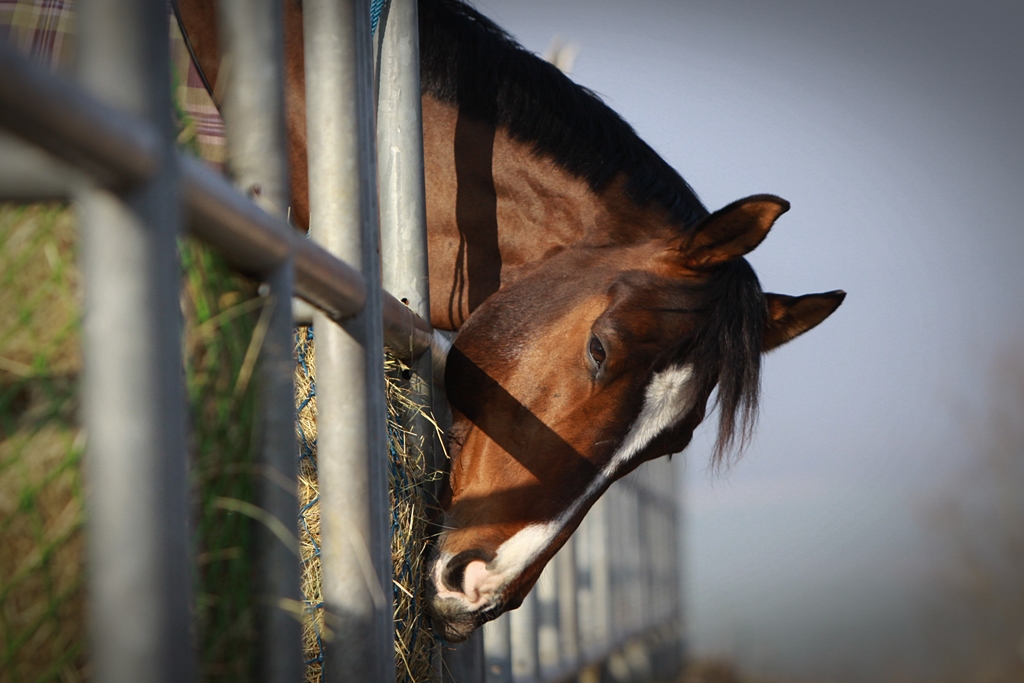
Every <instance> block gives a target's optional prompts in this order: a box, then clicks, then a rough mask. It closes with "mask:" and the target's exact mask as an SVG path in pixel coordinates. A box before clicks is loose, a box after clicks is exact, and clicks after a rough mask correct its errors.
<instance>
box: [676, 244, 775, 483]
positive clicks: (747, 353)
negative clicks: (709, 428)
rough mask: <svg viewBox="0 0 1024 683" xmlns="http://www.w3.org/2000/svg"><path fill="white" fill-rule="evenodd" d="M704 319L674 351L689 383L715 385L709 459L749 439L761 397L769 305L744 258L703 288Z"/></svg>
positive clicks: (717, 458)
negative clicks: (689, 371) (688, 371)
mask: <svg viewBox="0 0 1024 683" xmlns="http://www.w3.org/2000/svg"><path fill="white" fill-rule="evenodd" d="M703 289H704V292H703V296H704V300H705V301H706V302H707V308H706V311H707V317H706V319H705V320H704V322H703V323H702V324H701V326H700V327H699V328H698V329H697V330H696V331H695V333H694V335H693V336H692V337H691V338H690V339H689V340H688V341H686V342H685V343H683V344H681V345H680V347H679V348H678V349H677V350H676V353H677V354H685V356H686V359H687V362H689V363H692V364H693V372H694V381H695V382H696V383H697V384H696V386H698V387H705V388H706V390H707V391H710V390H711V388H712V387H714V386H716V384H717V387H718V395H717V399H716V404H717V407H718V439H717V442H716V444H715V451H714V455H713V457H712V461H713V462H714V463H715V464H716V465H719V464H721V463H722V462H723V461H724V459H725V454H726V453H727V452H728V451H729V450H730V449H731V448H732V446H734V445H736V440H737V438H738V439H739V446H740V449H742V447H743V445H745V443H746V442H747V440H748V439H749V437H750V435H751V433H752V432H753V429H754V425H755V423H756V421H757V408H758V400H759V398H760V395H761V352H762V351H761V349H762V344H763V339H764V325H765V320H766V319H767V316H768V304H767V300H766V298H765V295H764V292H763V291H762V289H761V283H760V281H759V280H758V279H757V275H756V274H755V273H754V269H753V268H751V266H750V264H749V263H748V262H747V260H746V259H743V258H738V259H733V260H732V261H729V262H727V263H725V264H724V265H722V266H719V267H718V268H717V269H716V271H715V272H714V273H713V274H712V275H711V277H710V279H709V280H708V281H707V283H706V285H704V288H703Z"/></svg>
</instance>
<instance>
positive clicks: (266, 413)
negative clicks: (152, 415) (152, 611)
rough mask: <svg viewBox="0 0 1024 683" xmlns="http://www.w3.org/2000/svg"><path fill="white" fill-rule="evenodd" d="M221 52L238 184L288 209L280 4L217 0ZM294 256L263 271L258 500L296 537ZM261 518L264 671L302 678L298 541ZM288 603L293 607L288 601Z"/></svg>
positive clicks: (268, 206)
mask: <svg viewBox="0 0 1024 683" xmlns="http://www.w3.org/2000/svg"><path fill="white" fill-rule="evenodd" d="M217 9H218V22H217V25H218V27H219V30H220V35H219V38H220V45H221V54H222V55H223V56H224V58H225V59H226V60H228V63H230V64H231V68H230V69H225V70H224V71H225V72H226V73H225V74H224V76H225V77H226V79H227V84H226V87H225V89H224V98H223V102H222V104H221V113H222V114H223V116H224V121H225V124H226V128H227V143H228V156H229V164H230V168H231V172H232V174H233V175H234V180H235V183H236V184H237V185H238V187H239V188H240V189H241V190H242V191H243V192H244V193H246V194H248V195H249V196H251V197H252V198H253V199H254V200H255V201H256V203H257V204H259V205H261V206H262V208H263V209H264V210H266V211H267V212H268V213H272V214H278V215H280V216H284V215H286V209H287V207H288V204H289V199H288V160H287V156H286V152H285V133H284V86H283V82H284V74H283V67H282V63H283V55H284V48H283V39H282V36H281V4H280V2H276V1H275V0H219V2H218V3H217ZM293 278H294V269H293V261H292V258H291V256H290V255H289V257H288V258H286V259H285V260H284V262H283V263H282V264H281V265H280V266H278V267H277V268H276V269H275V270H274V271H273V272H272V273H270V274H268V276H267V277H266V283H267V284H268V285H269V288H268V291H266V293H265V296H266V297H267V298H266V300H265V305H266V306H271V307H272V312H271V315H270V322H269V325H268V327H267V331H266V335H265V337H264V340H263V347H262V348H261V350H260V367H259V380H260V381H259V390H260V414H261V419H260V423H261V431H262V433H261V435H260V436H261V438H260V451H259V454H258V461H257V467H256V475H257V477H258V479H257V481H256V492H257V493H256V495H257V505H258V506H259V507H260V508H261V509H262V510H264V511H265V512H267V513H269V514H270V515H271V516H272V517H274V518H275V519H276V520H277V521H278V522H279V523H280V525H281V527H282V528H284V529H287V530H289V531H290V532H292V533H293V534H294V535H295V536H296V538H297V536H298V533H297V532H298V529H297V519H298V500H297V497H296V494H297V490H298V484H297V475H298V458H297V453H298V449H297V447H296V442H295V384H294V375H295V362H294V360H293V357H292V347H293V344H294V341H293V335H294V330H293V324H292V314H291V302H292V282H293ZM255 524H256V528H255V531H256V553H257V557H256V566H257V572H256V581H257V595H258V600H259V602H258V604H257V609H256V632H257V648H256V653H257V676H258V679H259V680H260V681H264V682H265V683H295V681H299V680H301V679H302V676H303V668H302V625H301V623H300V622H299V620H298V619H296V618H295V614H294V606H296V605H298V604H300V602H299V601H300V600H301V597H302V596H301V590H300V578H299V577H300V571H299V558H298V556H297V552H296V550H297V544H296V545H295V546H292V545H290V544H286V543H285V542H284V540H283V539H281V538H279V537H278V536H277V535H276V534H275V533H273V531H272V530H271V529H270V527H269V526H268V525H267V524H265V523H262V522H261V523H255ZM289 603H290V606H291V607H292V608H293V609H292V610H291V611H289V610H287V609H285V607H286V605H288V604H289Z"/></svg>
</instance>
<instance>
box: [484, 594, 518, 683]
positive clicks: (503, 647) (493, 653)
mask: <svg viewBox="0 0 1024 683" xmlns="http://www.w3.org/2000/svg"><path fill="white" fill-rule="evenodd" d="M510 619H511V615H510V613H509V612H506V613H505V614H502V615H501V616H500V617H498V618H497V619H495V620H494V621H489V622H487V623H486V624H484V638H483V641H484V662H485V679H484V680H486V681H487V683H512V641H511V638H510V634H509V624H510Z"/></svg>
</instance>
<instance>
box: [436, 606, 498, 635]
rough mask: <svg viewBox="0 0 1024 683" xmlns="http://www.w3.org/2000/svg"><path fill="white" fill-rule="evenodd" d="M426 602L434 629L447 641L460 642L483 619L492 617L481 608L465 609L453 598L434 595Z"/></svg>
mask: <svg viewBox="0 0 1024 683" xmlns="http://www.w3.org/2000/svg"><path fill="white" fill-rule="evenodd" d="M427 604H428V611H429V612H430V616H431V621H432V622H433V626H434V631H435V632H437V633H438V634H439V635H440V636H441V637H442V638H444V639H445V640H447V641H448V642H449V643H461V642H464V641H466V640H468V639H469V637H470V636H471V635H473V631H475V630H476V629H477V628H479V627H480V626H481V625H483V623H484V622H485V621H489V619H490V618H493V617H487V616H485V615H486V613H485V612H484V611H483V610H467V609H466V607H465V606H464V605H463V604H462V603H461V602H460V601H459V600H457V599H455V598H442V597H438V596H434V597H433V598H432V599H431V600H430V601H429V602H428V603H427ZM491 611H492V610H488V611H487V612H488V613H489V612H491Z"/></svg>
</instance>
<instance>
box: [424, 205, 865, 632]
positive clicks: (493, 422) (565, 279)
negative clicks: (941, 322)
mask: <svg viewBox="0 0 1024 683" xmlns="http://www.w3.org/2000/svg"><path fill="white" fill-rule="evenodd" d="M788 208H789V205H788V203H787V202H785V201H784V200H782V199H779V198H777V197H773V196H770V195H759V196H755V197H750V198H748V199H745V200H741V201H738V202H736V203H734V204H731V205H729V206H727V207H726V208H724V209H722V210H720V211H718V212H716V213H714V214H711V215H710V216H708V217H707V218H705V219H704V220H702V221H701V222H700V223H698V224H697V225H695V226H694V227H693V228H692V229H689V230H687V231H685V232H684V233H680V234H675V235H673V236H670V237H660V238H653V239H649V240H647V241H642V242H639V243H635V244H630V245H625V246H623V245H609V244H593V245H583V246H578V247H573V248H568V249H565V250H563V251H561V252H559V253H557V254H554V255H552V256H550V257H549V258H547V259H545V260H544V261H543V263H542V264H541V265H539V266H538V267H536V268H535V269H534V270H533V271H532V272H530V273H527V274H525V275H523V276H522V277H520V278H518V279H517V280H515V281H514V282H513V283H511V284H509V285H508V286H506V287H503V288H502V289H501V290H500V291H498V292H497V293H495V294H493V295H492V296H491V297H490V298H489V299H487V300H486V301H485V302H484V303H483V304H482V305H481V306H480V307H479V308H478V309H477V310H476V311H474V313H473V314H472V315H471V316H470V318H469V319H468V320H467V321H466V323H465V324H464V325H463V327H462V329H461V331H460V333H459V335H458V337H457V338H456V340H455V342H454V345H453V347H452V349H451V351H450V352H449V355H448V361H447V362H448V365H447V369H446V373H445V379H446V385H447V391H448V398H449V401H450V403H451V405H452V412H453V426H452V430H451V455H452V465H451V476H450V478H449V482H448V486H447V489H446V491H445V493H444V495H443V496H442V508H443V510H444V514H443V518H442V520H441V527H442V531H441V534H440V536H439V538H438V542H437V546H436V549H435V552H434V556H433V558H432V560H431V581H430V583H431V596H430V604H431V609H432V612H433V614H434V617H435V624H436V625H437V626H438V627H439V630H440V631H442V632H443V633H444V635H445V637H446V638H447V639H448V640H450V641H453V642H458V641H461V640H464V639H466V638H468V637H469V635H470V634H471V633H472V632H473V630H474V629H475V628H477V627H478V626H480V625H481V624H482V623H484V622H486V621H489V620H490V619H493V618H495V617H496V616H498V615H499V614H501V613H502V612H505V611H507V610H509V609H514V608H515V607H518V606H519V604H520V603H521V602H522V600H523V598H524V597H525V596H526V594H527V593H528V592H529V590H530V588H531V587H532V586H533V584H534V583H535V582H536V581H537V578H538V577H539V575H540V572H541V570H542V569H543V567H544V565H545V564H546V563H547V561H548V560H549V559H550V558H551V557H552V555H554V553H555V552H556V551H557V550H558V549H559V548H560V547H561V546H562V545H563V544H564V542H565V540H566V539H567V538H568V537H569V535H570V534H571V533H572V532H573V531H574V530H575V529H576V527H577V526H578V525H579V523H580V521H581V520H582V518H583V516H584V515H585V514H586V512H587V510H589V509H590V507H591V506H592V505H593V503H594V501H595V500H596V499H597V498H598V497H599V496H600V495H601V493H603V492H604V490H605V489H607V488H608V486H609V485H610V484H611V483H612V482H613V481H614V480H616V479H618V478H619V477H622V476H623V475H625V474H626V473H628V472H629V471H631V470H633V469H635V468H636V467H637V466H639V465H640V464H641V463H642V462H644V461H646V460H650V459H652V458H656V457H659V456H662V455H667V454H671V453H676V452H679V451H681V450H682V449H683V448H685V447H686V446H687V444H689V442H690V439H691V438H692V436H693V431H694V429H695V428H696V427H697V425H699V424H700V423H701V421H702V420H703V419H704V417H705V414H706V412H707V405H708V401H709V398H710V396H711V394H712V391H713V390H714V389H715V388H716V387H717V389H718V394H717V402H718V406H719V412H720V424H719V444H718V451H717V455H719V456H720V454H721V452H722V451H723V450H724V449H725V448H726V447H728V445H729V444H730V442H731V441H732V440H733V438H734V437H735V436H737V431H738V434H739V435H743V434H744V433H745V431H746V430H747V429H748V428H749V425H750V424H751V420H752V418H753V416H754V414H755V410H756V405H757V398H758V392H759V390H760V379H759V369H760V356H761V354H762V353H763V352H764V351H767V350H770V349H772V348H774V347H777V346H779V345H780V344H783V343H785V342H787V341H789V340H790V339H792V338H794V337H796V336H797V335H799V334H801V333H803V332H805V331H807V330H809V329H810V328H812V327H814V326H815V325H817V324H818V323H820V322H821V321H822V320H824V319H825V318H826V317H828V315H829V314H831V313H832V312H833V311H834V310H835V309H836V308H837V307H838V306H839V304H840V303H841V302H842V300H843V297H844V296H845V295H844V293H842V292H839V291H837V292H830V293H825V294H812V295H807V296H803V297H786V296H781V295H774V294H765V293H763V292H762V290H761V287H760V284H759V283H758V280H757V277H756V276H755V275H754V272H753V270H752V269H751V267H750V265H749V264H748V263H747V261H746V260H745V259H744V258H743V256H744V255H745V254H747V253H748V252H749V251H751V250H752V249H753V248H754V247H756V246H757V245H758V244H759V243H760V242H761V240H762V239H764V237H765V235H766V234H767V233H768V231H769V229H770V228H771V226H772V224H773V223H774V222H775V220H776V219H777V218H778V217H779V216H780V215H781V214H782V213H784V212H785V211H786V210H787V209H788Z"/></svg>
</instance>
